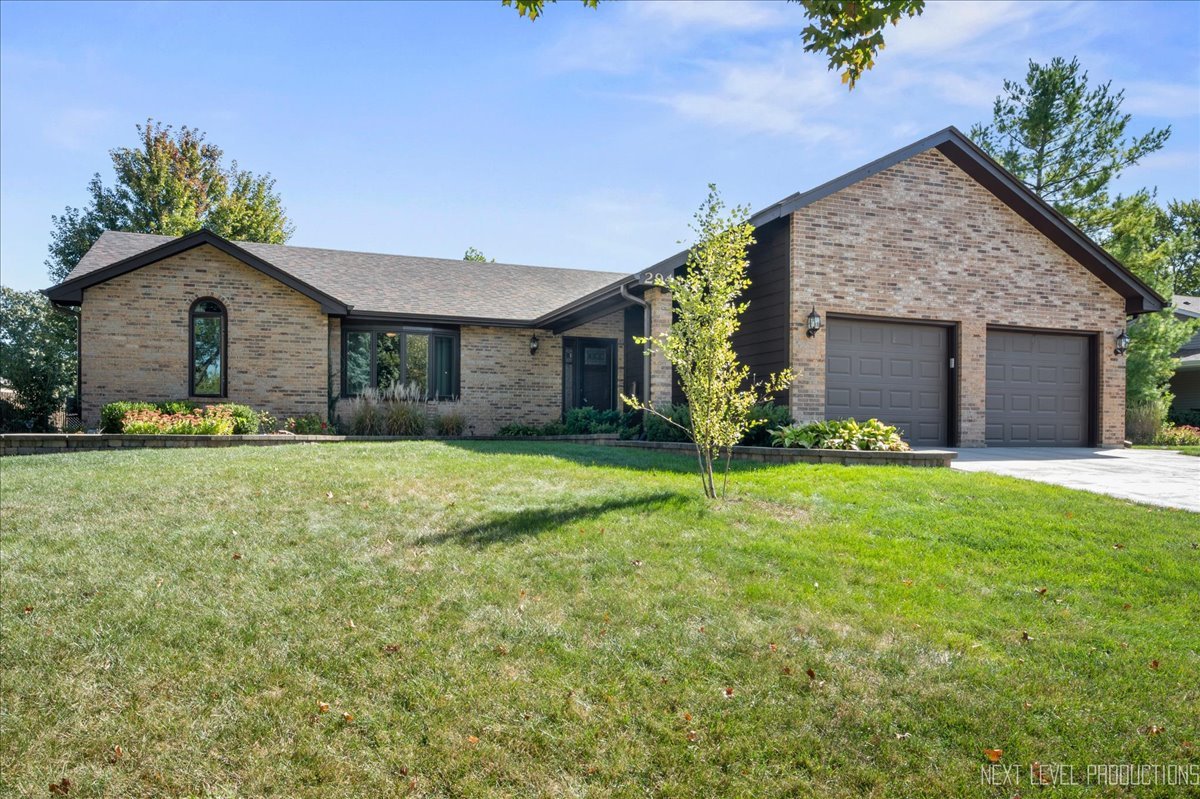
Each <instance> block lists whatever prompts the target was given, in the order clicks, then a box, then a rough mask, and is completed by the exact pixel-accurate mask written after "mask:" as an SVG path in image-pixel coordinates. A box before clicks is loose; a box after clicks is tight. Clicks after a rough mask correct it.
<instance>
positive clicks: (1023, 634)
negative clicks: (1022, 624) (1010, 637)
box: [1021, 630, 1033, 641]
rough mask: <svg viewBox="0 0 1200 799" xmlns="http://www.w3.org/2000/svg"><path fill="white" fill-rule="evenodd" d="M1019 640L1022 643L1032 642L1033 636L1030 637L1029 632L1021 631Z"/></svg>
mask: <svg viewBox="0 0 1200 799" xmlns="http://www.w3.org/2000/svg"><path fill="white" fill-rule="evenodd" d="M1021 640H1022V641H1032V640H1033V636H1031V635H1030V634H1029V630H1022V631H1021Z"/></svg>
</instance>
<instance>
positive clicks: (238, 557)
mask: <svg viewBox="0 0 1200 799" xmlns="http://www.w3.org/2000/svg"><path fill="white" fill-rule="evenodd" d="M233 559H234V560H241V559H242V553H241V552H234V553H233Z"/></svg>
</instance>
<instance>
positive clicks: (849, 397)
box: [825, 319, 950, 447]
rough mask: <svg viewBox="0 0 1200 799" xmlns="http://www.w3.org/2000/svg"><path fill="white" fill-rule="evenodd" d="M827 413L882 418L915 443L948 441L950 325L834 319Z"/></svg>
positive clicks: (829, 344)
mask: <svg viewBox="0 0 1200 799" xmlns="http://www.w3.org/2000/svg"><path fill="white" fill-rule="evenodd" d="M826 335H827V336H828V338H827V339H826V349H825V417H826V418H827V419H858V420H860V421H863V420H866V419H879V420H880V421H882V422H886V423H887V424H890V425H895V426H896V427H898V428H900V434H901V435H903V436H904V440H905V441H907V442H909V443H910V444H912V445H914V446H924V447H930V446H933V447H936V446H945V445H946V444H947V443H949V419H950V414H949V397H950V353H949V336H950V331H949V329H948V328H945V327H940V326H937V325H920V324H909V323H906V322H883V321H879V322H876V321H868V320H862V319H830V320H829V326H828V328H827V330H826Z"/></svg>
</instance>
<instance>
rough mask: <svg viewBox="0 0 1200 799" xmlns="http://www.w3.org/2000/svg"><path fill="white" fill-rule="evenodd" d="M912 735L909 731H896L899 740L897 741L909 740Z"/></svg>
mask: <svg viewBox="0 0 1200 799" xmlns="http://www.w3.org/2000/svg"><path fill="white" fill-rule="evenodd" d="M911 737H912V735H910V734H909V733H907V732H898V733H896V740H897V741H907V740H908V739H909V738H911Z"/></svg>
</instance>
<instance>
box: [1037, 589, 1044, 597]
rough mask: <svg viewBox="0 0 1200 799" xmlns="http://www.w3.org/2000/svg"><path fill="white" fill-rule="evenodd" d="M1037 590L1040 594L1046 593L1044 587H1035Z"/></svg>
mask: <svg viewBox="0 0 1200 799" xmlns="http://www.w3.org/2000/svg"><path fill="white" fill-rule="evenodd" d="M1037 592H1038V593H1039V594H1040V595H1042V596H1045V595H1046V589H1045V588H1039V589H1037Z"/></svg>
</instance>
